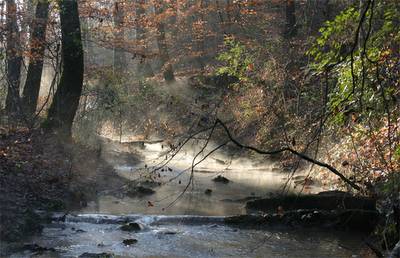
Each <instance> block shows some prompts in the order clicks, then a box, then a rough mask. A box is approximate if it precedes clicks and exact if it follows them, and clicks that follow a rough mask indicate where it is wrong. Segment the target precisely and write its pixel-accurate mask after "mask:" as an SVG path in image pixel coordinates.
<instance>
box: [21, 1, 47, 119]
mask: <svg viewBox="0 0 400 258" xmlns="http://www.w3.org/2000/svg"><path fill="white" fill-rule="evenodd" d="M48 14H49V2H48V0H40V1H38V3H37V5H36V13H35V19H34V21H33V24H32V30H31V31H32V33H31V35H32V36H31V40H30V60H29V66H28V73H27V76H26V81H25V86H24V91H23V94H22V96H23V97H22V102H23V106H24V111H25V114H26V115H27V116H28V117H33V116H34V114H35V111H36V106H37V102H38V97H39V90H40V81H41V78H42V71H43V58H44V51H45V44H46V26H47V20H48Z"/></svg>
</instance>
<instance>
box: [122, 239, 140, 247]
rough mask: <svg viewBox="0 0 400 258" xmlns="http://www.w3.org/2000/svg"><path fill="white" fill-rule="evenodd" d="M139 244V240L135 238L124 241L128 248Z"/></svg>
mask: <svg viewBox="0 0 400 258" xmlns="http://www.w3.org/2000/svg"><path fill="white" fill-rule="evenodd" d="M137 242H138V241H137V239H134V238H130V239H125V240H124V241H122V243H123V244H124V245H126V246H130V245H133V244H136V243H137Z"/></svg>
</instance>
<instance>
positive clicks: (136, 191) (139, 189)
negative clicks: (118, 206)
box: [126, 186, 155, 197]
mask: <svg viewBox="0 0 400 258" xmlns="http://www.w3.org/2000/svg"><path fill="white" fill-rule="evenodd" d="M154 193H155V191H154V190H153V189H151V188H146V187H144V186H134V187H132V188H131V189H129V190H128V191H127V192H126V194H127V195H128V196H130V197H143V196H148V195H152V194H154Z"/></svg>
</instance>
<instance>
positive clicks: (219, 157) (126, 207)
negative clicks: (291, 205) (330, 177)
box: [83, 143, 319, 215]
mask: <svg viewBox="0 0 400 258" xmlns="http://www.w3.org/2000/svg"><path fill="white" fill-rule="evenodd" d="M121 146H122V147H121ZM200 147H201V146H197V145H194V144H192V145H191V146H189V147H186V148H184V149H182V150H181V151H180V152H179V153H178V154H177V155H175V157H174V158H173V159H172V160H171V162H169V163H168V164H167V165H166V166H165V167H164V168H163V169H159V170H157V172H155V173H153V177H154V178H155V179H154V180H155V181H156V182H157V183H160V184H161V185H160V186H158V185H157V184H156V187H153V190H155V194H153V195H150V196H146V197H141V198H131V197H128V196H118V195H115V194H108V193H107V191H106V192H105V193H100V194H99V196H98V199H97V200H96V201H95V202H91V203H89V205H88V207H86V208H85V209H84V210H83V212H89V213H90V212H97V213H108V214H132V213H140V214H170V215H173V214H175V215H178V214H180V215H182V214H198V215H234V214H243V213H244V212H245V210H244V205H245V200H246V199H250V198H257V197H266V196H268V195H271V194H275V193H278V192H281V191H282V186H283V185H285V183H286V182H287V177H288V176H289V175H288V174H287V173H282V172H276V171H275V172H272V165H271V164H268V165H267V166H255V165H253V163H252V162H251V161H250V160H248V159H244V158H239V159H234V160H232V158H231V157H229V156H227V155H224V154H223V153H221V152H220V153H216V154H213V155H211V156H210V157H208V158H207V159H206V160H205V161H203V162H202V163H200V164H199V165H198V166H196V168H195V170H194V177H193V182H192V184H191V185H190V186H189V188H187V191H186V192H185V194H184V195H181V193H182V192H183V191H184V189H185V188H186V187H187V184H188V183H189V181H190V174H191V172H190V166H191V163H192V161H193V157H194V156H195V155H196V153H197V152H198V151H199V148H200ZM213 147H215V146H210V147H209V149H212V148H213ZM121 148H125V151H126V150H129V151H130V152H131V153H132V155H135V156H136V157H141V162H140V163H137V164H135V165H132V164H128V163H121V161H120V160H118V161H116V160H115V159H113V158H112V156H111V155H108V154H107V151H108V152H114V153H115V152H116V151H121ZM165 149H166V148H165V147H164V146H163V144H162V143H154V144H147V143H145V144H130V145H127V144H125V145H117V144H115V143H114V145H110V146H108V148H107V149H106V151H105V152H104V153H103V157H104V158H105V159H107V160H108V161H109V162H110V163H111V164H113V165H114V168H115V170H116V171H117V173H118V175H120V176H122V177H124V178H127V179H129V180H139V181H140V180H141V181H145V180H148V178H149V176H148V175H149V171H151V170H152V168H153V167H154V166H157V165H158V164H160V163H162V162H164V161H165V159H166V158H165V156H166V150H165ZM207 151H208V150H205V151H204V153H203V155H204V154H206V153H207ZM202 157H203V156H202V155H200V156H199V157H198V159H197V160H200V159H202ZM218 175H222V176H224V177H226V178H228V179H229V180H230V182H229V183H227V184H224V183H216V182H213V180H212V179H213V178H215V177H216V176H218ZM152 180H153V179H152ZM300 188H301V187H299V189H300ZM287 189H289V190H290V191H293V183H289V187H288V188H287ZM210 190H211V191H210ZM307 190H308V191H309V192H315V191H318V190H319V188H317V187H310V188H309V189H307ZM206 191H207V194H206ZM240 200H242V201H240ZM171 203H173V205H171Z"/></svg>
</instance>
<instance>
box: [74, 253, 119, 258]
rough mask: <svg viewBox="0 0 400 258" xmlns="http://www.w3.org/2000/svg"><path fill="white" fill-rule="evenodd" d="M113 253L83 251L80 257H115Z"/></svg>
mask: <svg viewBox="0 0 400 258" xmlns="http://www.w3.org/2000/svg"><path fill="white" fill-rule="evenodd" d="M113 257H115V256H114V255H113V254H109V253H83V254H81V255H79V258H113Z"/></svg>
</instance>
